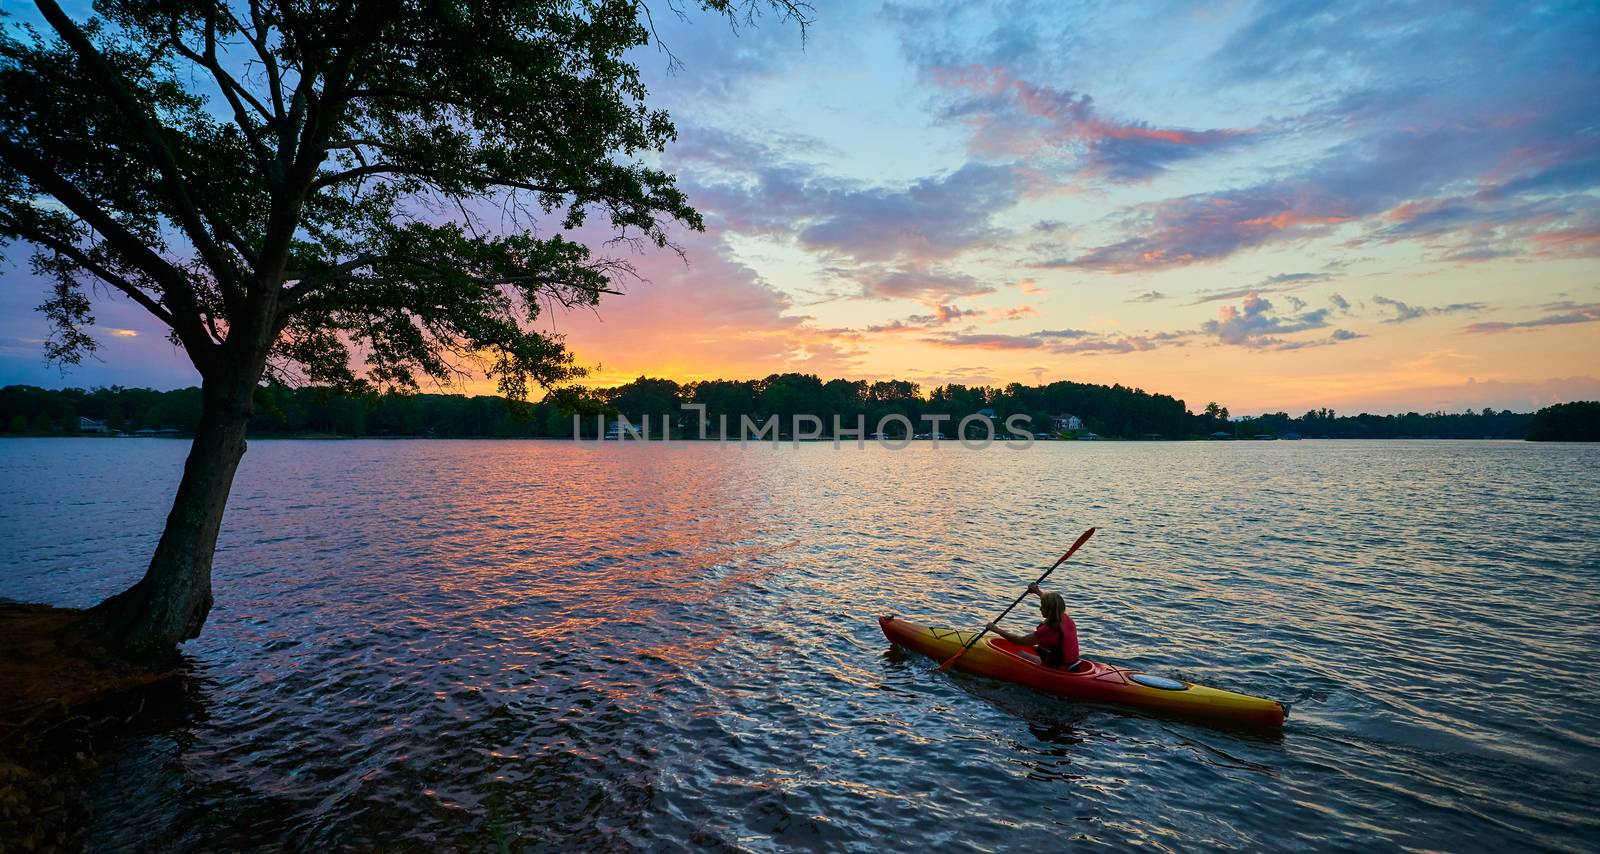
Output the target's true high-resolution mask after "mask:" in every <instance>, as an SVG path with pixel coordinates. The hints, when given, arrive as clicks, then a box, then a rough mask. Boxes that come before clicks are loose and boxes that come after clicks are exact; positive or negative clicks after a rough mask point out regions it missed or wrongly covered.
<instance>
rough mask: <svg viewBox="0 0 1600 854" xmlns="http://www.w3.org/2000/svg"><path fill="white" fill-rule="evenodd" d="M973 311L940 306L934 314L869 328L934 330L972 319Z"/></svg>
mask: <svg viewBox="0 0 1600 854" xmlns="http://www.w3.org/2000/svg"><path fill="white" fill-rule="evenodd" d="M973 314H974V312H973V311H972V310H971V309H960V308H957V307H955V306H953V305H940V306H935V307H934V312H933V313H932V314H918V315H912V316H911V317H907V318H904V319H903V320H896V321H894V322H893V323H884V324H878V325H876V326H869V327H867V329H866V331H868V332H902V331H906V330H921V329H933V328H937V327H940V326H948V325H950V324H952V323H954V322H956V321H957V320H960V319H961V318H963V317H971V316H972V315H973Z"/></svg>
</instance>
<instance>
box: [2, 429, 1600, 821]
mask: <svg viewBox="0 0 1600 854" xmlns="http://www.w3.org/2000/svg"><path fill="white" fill-rule="evenodd" d="M186 452H187V443H183V442H173V441H162V440H144V441H133V440H127V441H122V440H92V439H83V440H79V439H7V440H0V484H3V487H4V494H5V500H4V502H3V503H0V573H3V574H0V597H5V598H9V599H15V600H23V601H39V602H48V603H51V604H55V605H64V606H87V605H90V604H93V603H94V602H96V601H98V600H99V599H101V598H102V597H104V596H106V595H109V594H111V593H113V592H116V591H117V590H119V589H121V588H123V587H125V586H127V585H128V584H130V583H132V582H133V581H134V580H136V579H137V577H138V576H139V575H140V574H141V573H142V572H143V569H144V565H145V562H146V561H147V560H148V557H149V554H150V552H151V550H152V548H153V547H154V543H155V540H156V537H157V536H158V534H159V532H160V528H161V524H162V521H163V519H164V517H165V515H166V512H167V510H168V506H169V504H168V502H169V501H170V499H171V495H172V492H173V490H174V488H175V486H176V484H177V480H178V476H179V473H180V470H181V466H182V461H183V456H184V454H185V453H186ZM1597 475H1600V447H1597V446H1581V445H1546V444H1528V443H1521V442H1442V441H1431V442H1430V441H1417V442H1404V441H1397V442H1353V441H1352V442H1335V441H1301V442H1239V443H1198V442H1191V443H1112V442H1102V443H1087V442H1060V443H1039V444H1036V445H1034V446H1033V447H1032V448H1030V449H1028V450H1025V451H1014V450H1009V449H1006V448H1003V447H999V446H996V447H992V448H989V449H986V450H982V451H973V450H965V449H962V448H960V447H959V446H957V445H954V444H952V443H948V442H947V443H942V444H941V445H940V447H939V448H937V449H935V448H933V447H931V446H930V445H929V444H928V443H914V444H913V445H912V446H911V447H909V448H907V449H905V450H889V449H885V448H879V447H868V448H866V449H856V448H854V447H853V446H846V447H845V448H843V449H835V448H833V447H831V446H830V445H826V444H811V445H802V446H800V447H798V448H796V447H791V446H789V445H784V446H782V447H777V448H772V447H744V448H738V447H728V446H720V445H717V444H712V443H675V444H652V445H640V444H637V443H634V444H617V443H610V444H607V445H606V446H604V447H602V448H599V449H585V448H579V447H577V446H575V445H573V444H571V443H566V442H538V441H526V442H517V441H505V442H471V441H328V442H315V441H264V440H263V441H253V442H252V443H251V446H250V450H249V452H248V453H247V454H246V455H245V459H244V463H243V465H242V467H241V468H240V471H239V476H238V480H237V483H236V484H235V487H234V491H233V496H232V499H231V501H230V503H229V510H228V516H227V520H226V522H225V523H224V530H223V535H222V540H221V545H220V546H219V550H218V554H217V559H216V569H215V589H216V607H215V609H214V610H213V611H212V613H211V617H210V621H209V622H208V624H207V625H206V628H205V632H204V634H203V635H202V636H201V637H200V638H199V639H198V640H196V641H193V642H190V643H189V644H187V645H186V646H185V647H184V651H185V653H186V655H187V657H188V660H189V669H190V672H189V674H188V675H187V676H186V678H185V679H184V682H183V685H182V689H181V697H180V698H179V699H178V700H177V701H175V702H174V704H173V708H171V709H167V710H165V711H163V712H162V714H161V715H159V716H158V717H157V719H156V720H154V721H153V722H145V723H142V724H141V725H140V726H139V727H138V728H137V729H136V731H135V732H134V733H133V734H130V735H129V736H128V738H126V739H125V745H124V746H123V747H122V748H121V749H120V750H119V751H118V752H117V753H116V754H115V755H114V756H113V757H110V758H108V759H107V761H106V767H105V769H104V771H103V772H102V774H101V775H100V777H99V780H98V782H97V783H96V785H95V788H94V790H93V791H92V801H93V809H94V811H95V816H96V818H95V824H94V825H93V827H92V828H91V830H90V838H89V839H90V845H91V847H92V848H96V849H110V850H115V849H141V848H148V849H162V850H194V851H199V850H213V849H217V848H226V847H234V846H243V845H247V844H248V845H255V846H274V845H277V846H287V847H294V848H310V849H323V848H329V847H349V848H373V847H383V848H409V849H436V848H444V849H451V850H483V849H486V848H492V847H495V846H500V845H506V846H509V847H512V848H526V849H531V850H542V849H553V848H574V847H586V848H588V847H593V848H602V849H619V848H620V849H629V848H644V849H661V848H669V849H670V848H680V847H686V846H687V847H696V848H711V849H729V850H732V849H755V850H860V851H868V850H879V849H882V848H884V847H889V846H893V847H896V848H905V849H909V850H917V849H919V848H931V849H937V850H976V849H998V850H1039V849H1043V848H1046V847H1051V846H1056V845H1060V844H1061V843H1063V842H1066V841H1069V840H1081V841H1085V842H1098V843H1104V844H1106V845H1110V846H1113V847H1117V848H1123V847H1131V846H1135V845H1149V846H1154V847H1156V848H1159V849H1168V850H1193V849H1195V848H1198V847H1208V846H1234V847H1240V848H1247V849H1261V848H1272V849H1281V848H1290V849H1308V848H1328V847H1343V848H1371V847H1378V848H1388V847H1406V848H1423V849H1426V848H1436V849H1437V848H1444V849H1461V848H1470V849H1529V848H1556V849H1573V850H1579V849H1585V848H1588V847H1590V846H1592V845H1593V841H1594V840H1595V839H1597V838H1600V819H1597V816H1596V811H1595V804H1596V803H1597V802H1600V785H1597V784H1600V702H1597V701H1596V699H1595V698H1596V696H1597V692H1596V690H1595V679H1596V668H1595V659H1596V656H1597V654H1600V628H1597V620H1596V615H1597V613H1600V609H1597V605H1600V585H1597V580H1600V512H1597V511H1600V476H1597ZM1090 526H1097V527H1098V528H1099V533H1098V534H1097V535H1096V536H1095V537H1094V538H1093V539H1091V540H1090V541H1089V543H1088V544H1087V545H1086V546H1085V547H1084V548H1083V550H1082V551H1080V552H1079V553H1078V555H1077V556H1076V557H1075V558H1074V559H1073V560H1072V561H1070V562H1069V563H1067V564H1065V565H1063V566H1062V568H1061V569H1059V570H1057V572H1056V574H1055V575H1054V576H1052V578H1051V580H1050V581H1049V582H1047V583H1046V587H1047V588H1048V589H1058V590H1061V591H1062V592H1063V593H1065V594H1066V597H1067V600H1068V609H1069V611H1070V612H1071V614H1072V615H1073V617H1074V618H1075V620H1076V621H1077V624H1078V627H1079V632H1080V636H1081V639H1082V644H1083V650H1084V654H1085V655H1086V656H1090V657H1093V658H1097V659H1102V660H1108V661H1112V662H1117V663H1123V664H1128V665H1133V666H1137V667H1140V668H1142V669H1146V670H1150V671H1153V672H1155V673H1159V674H1164V675H1174V676H1178V677H1181V678H1185V679H1190V680H1193V681H1196V682H1200V683H1203V684H1208V685H1213V686H1216V687H1222V688H1229V689H1233V690H1239V691H1244V692H1247V693H1251V694H1258V695H1262V696H1267V697H1272V698H1274V699H1278V700H1282V701H1284V702H1286V703H1290V704H1292V713H1291V716H1290V718H1289V721H1288V723H1287V725H1286V727H1285V728H1284V730H1283V731H1282V733H1281V734H1260V733H1250V732H1239V731H1229V730H1225V729H1218V728H1213V727H1207V726H1202V725H1196V724H1191V723H1185V722H1181V721H1175V720H1170V719H1162V718H1156V717H1149V716H1144V715H1139V714H1131V713H1128V712H1125V711H1119V710H1116V709H1113V708H1108V707H1102V706H1092V705H1083V704H1076V703H1072V702H1067V701H1062V700H1056V699H1051V698H1047V697H1045V696H1042V695H1039V694H1035V693H1032V692H1030V691H1028V690H1026V689H1021V688H1016V687H1012V686H1008V685H1004V684H999V683H995V682H990V681H987V680H983V679H979V678H975V677H971V676H968V675H965V674H961V673H954V674H940V673H937V672H936V667H937V665H936V663H935V662H932V661H930V660H928V659H925V658H922V657H918V656H912V655H909V654H906V653H902V652H899V651H896V650H894V649H892V648H891V647H890V646H889V644H888V643H887V642H886V641H885V640H884V638H883V635H882V633H881V632H880V631H879V628H878V626H877V623H876V617H877V616H878V615H880V614H887V613H893V614H899V615H901V616H905V617H910V618H913V619H917V620H919V621H923V622H929V623H933V624H936V625H953V626H960V627H966V628H977V627H979V626H981V625H982V624H983V623H984V622H986V621H988V620H989V619H992V618H993V616H994V615H995V614H997V613H998V612H999V611H1000V610H1001V609H1002V608H1003V607H1004V606H1005V605H1006V604H1007V603H1009V602H1010V601H1011V599H1012V598H1014V597H1015V596H1016V595H1017V594H1018V593H1019V592H1021V589H1022V588H1023V587H1025V586H1026V584H1027V583H1028V582H1029V581H1031V580H1032V579H1033V578H1035V577H1037V576H1038V574H1039V573H1040V572H1042V571H1043V569H1044V568H1045V567H1047V566H1049V564H1050V563H1051V562H1053V561H1054V560H1055V559H1056V558H1057V557H1059V556H1060V554H1061V553H1062V552H1063V551H1065V550H1066V548H1067V546H1068V545H1069V544H1070V543H1071V542H1072V540H1073V539H1074V538H1075V537H1076V536H1077V535H1078V534H1079V533H1080V532H1082V531H1083V529H1085V528H1087V527H1090ZM1024 607H1026V606H1024ZM1032 613H1035V612H1032V611H1028V612H1027V613H1020V612H1019V615H1018V617H1014V618H1013V619H1011V620H1010V621H1008V624H1009V625H1010V626H1012V627H1013V628H1015V629H1018V630H1026V628H1027V627H1028V626H1030V625H1031V624H1032V621H1029V620H1027V619H1026V617H1027V616H1029V615H1031V614H1032Z"/></svg>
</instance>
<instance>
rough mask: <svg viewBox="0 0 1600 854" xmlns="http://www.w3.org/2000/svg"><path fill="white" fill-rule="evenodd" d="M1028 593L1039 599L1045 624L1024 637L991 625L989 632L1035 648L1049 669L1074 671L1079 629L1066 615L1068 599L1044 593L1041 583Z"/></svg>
mask: <svg viewBox="0 0 1600 854" xmlns="http://www.w3.org/2000/svg"><path fill="white" fill-rule="evenodd" d="M1028 592H1029V593H1032V594H1033V595H1035V596H1038V597H1039V613H1040V615H1042V616H1043V617H1044V622H1042V623H1040V624H1039V627H1038V628H1036V629H1034V630H1033V631H1031V632H1029V633H1028V634H1025V635H1019V634H1017V633H1016V632H1008V631H1006V630H1005V629H1002V628H1000V626H999V625H997V624H995V623H990V624H989V631H991V632H994V633H995V634H997V635H999V636H1000V637H1003V638H1005V639H1006V640H1008V641H1011V642H1012V643H1014V644H1019V645H1021V646H1031V647H1033V648H1034V650H1035V651H1036V652H1038V653H1039V660H1040V661H1041V662H1044V666H1046V667H1057V668H1062V669H1064V670H1071V669H1072V668H1074V667H1076V666H1077V665H1078V627H1077V626H1076V625H1075V624H1074V623H1073V622H1072V618H1071V617H1069V616H1067V600H1066V599H1064V598H1062V596H1061V594H1060V593H1056V592H1054V591H1052V592H1050V593H1045V592H1043V591H1041V590H1040V589H1039V585H1038V584H1030V585H1028Z"/></svg>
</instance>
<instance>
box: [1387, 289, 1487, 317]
mask: <svg viewBox="0 0 1600 854" xmlns="http://www.w3.org/2000/svg"><path fill="white" fill-rule="evenodd" d="M1372 301H1373V302H1374V303H1377V304H1378V305H1381V306H1383V307H1385V308H1388V309H1390V310H1391V311H1393V312H1394V314H1393V315H1392V316H1390V317H1386V318H1384V321H1383V322H1384V323H1405V322H1406V321H1408V320H1416V319H1417V318H1419V317H1428V316H1430V315H1436V314H1455V313H1456V312H1459V311H1482V310H1483V309H1484V308H1485V307H1486V306H1485V305H1484V304H1483V303H1481V302H1457V303H1451V304H1449V305H1439V306H1434V307H1432V308H1424V307H1423V306H1420V305H1409V304H1407V303H1403V302H1401V301H1399V300H1396V299H1389V298H1388V297H1386V296H1382V295H1377V296H1374V297H1373V298H1372Z"/></svg>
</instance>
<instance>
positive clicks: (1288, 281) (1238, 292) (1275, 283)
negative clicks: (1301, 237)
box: [1189, 273, 1333, 305]
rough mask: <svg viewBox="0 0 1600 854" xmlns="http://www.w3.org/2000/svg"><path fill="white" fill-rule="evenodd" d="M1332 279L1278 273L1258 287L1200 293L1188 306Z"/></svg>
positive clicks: (1324, 274)
mask: <svg viewBox="0 0 1600 854" xmlns="http://www.w3.org/2000/svg"><path fill="white" fill-rule="evenodd" d="M1332 279H1333V276H1332V275H1329V274H1328V273H1279V274H1278V275H1276V276H1268V277H1266V278H1265V279H1262V280H1261V283H1260V284H1258V285H1253V286H1251V287H1248V288H1236V289H1234V290H1230V291H1213V292H1210V293H1202V294H1200V295H1198V296H1196V297H1195V300H1194V302H1192V303H1189V304H1190V305H1199V304H1201V303H1205V302H1218V301H1221V300H1235V299H1239V298H1240V297H1247V296H1249V295H1251V294H1258V295H1259V294H1274V293H1285V292H1288V291H1295V290H1299V289H1301V288H1304V287H1306V286H1308V285H1313V284H1316V283H1317V282H1327V281H1331V280H1332Z"/></svg>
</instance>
